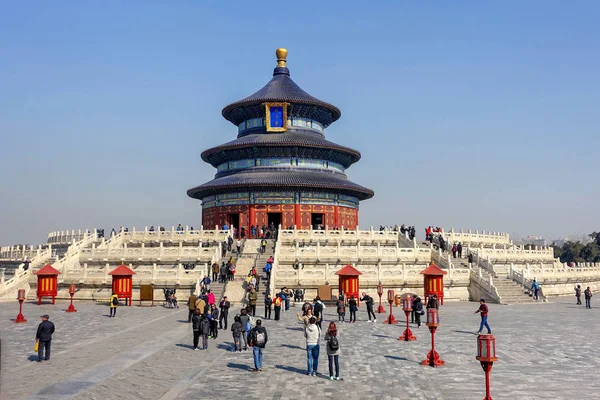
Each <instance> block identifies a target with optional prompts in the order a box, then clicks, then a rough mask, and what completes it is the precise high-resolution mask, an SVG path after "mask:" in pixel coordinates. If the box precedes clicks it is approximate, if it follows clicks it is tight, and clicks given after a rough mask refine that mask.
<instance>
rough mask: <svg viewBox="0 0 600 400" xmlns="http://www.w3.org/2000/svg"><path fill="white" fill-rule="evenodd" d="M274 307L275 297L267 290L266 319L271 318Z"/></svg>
mask: <svg viewBox="0 0 600 400" xmlns="http://www.w3.org/2000/svg"><path fill="white" fill-rule="evenodd" d="M272 309H273V299H272V298H271V294H270V293H268V292H267V294H266V295H265V319H271V310H272Z"/></svg>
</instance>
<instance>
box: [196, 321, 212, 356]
mask: <svg viewBox="0 0 600 400" xmlns="http://www.w3.org/2000/svg"><path fill="white" fill-rule="evenodd" d="M198 331H199V332H200V336H202V350H208V334H209V333H210V322H209V320H208V317H207V316H206V315H202V316H201V318H200V327H199V329H198Z"/></svg>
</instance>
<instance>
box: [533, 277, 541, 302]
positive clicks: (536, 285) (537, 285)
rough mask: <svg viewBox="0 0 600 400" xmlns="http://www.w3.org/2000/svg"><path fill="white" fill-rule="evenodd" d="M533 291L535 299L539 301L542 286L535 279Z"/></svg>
mask: <svg viewBox="0 0 600 400" xmlns="http://www.w3.org/2000/svg"><path fill="white" fill-rule="evenodd" d="M531 290H533V297H534V298H535V299H536V300H538V299H539V297H538V292H539V290H540V284H539V283H538V282H537V281H536V280H535V279H534V280H533V283H532V284H531Z"/></svg>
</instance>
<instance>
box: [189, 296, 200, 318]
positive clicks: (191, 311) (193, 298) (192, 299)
mask: <svg viewBox="0 0 600 400" xmlns="http://www.w3.org/2000/svg"><path fill="white" fill-rule="evenodd" d="M196 300H198V296H196V295H195V294H194V291H193V289H192V293H191V294H190V297H189V298H188V322H192V317H193V316H194V311H195V310H196Z"/></svg>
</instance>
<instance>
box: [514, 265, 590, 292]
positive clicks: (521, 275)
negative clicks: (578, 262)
mask: <svg viewBox="0 0 600 400" xmlns="http://www.w3.org/2000/svg"><path fill="white" fill-rule="evenodd" d="M509 276H510V277H511V278H512V279H514V280H516V281H517V282H523V280H525V281H533V279H536V280H537V281H538V282H539V283H540V285H541V284H544V283H546V284H548V283H568V282H573V283H575V282H592V281H600V267H597V266H596V267H565V266H561V267H556V268H546V267H540V266H537V265H531V266H527V267H526V268H523V269H517V268H513V267H512V266H511V267H510V275H509ZM529 287H531V284H530V285H529Z"/></svg>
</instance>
